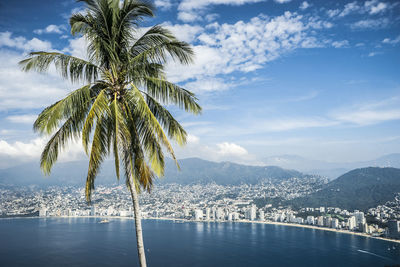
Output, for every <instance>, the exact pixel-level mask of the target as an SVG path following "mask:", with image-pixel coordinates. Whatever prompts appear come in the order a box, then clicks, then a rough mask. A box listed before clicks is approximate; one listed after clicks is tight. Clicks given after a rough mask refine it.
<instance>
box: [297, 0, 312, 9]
mask: <svg viewBox="0 0 400 267" xmlns="http://www.w3.org/2000/svg"><path fill="white" fill-rule="evenodd" d="M309 7H310V4H309V3H308V2H307V1H304V2H303V3H301V5H300V7H299V8H300V9H301V10H305V9H307V8H309Z"/></svg>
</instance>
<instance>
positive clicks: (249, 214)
mask: <svg viewBox="0 0 400 267" xmlns="http://www.w3.org/2000/svg"><path fill="white" fill-rule="evenodd" d="M256 213H257V211H256V206H255V205H252V206H251V207H250V208H249V209H248V210H246V212H245V214H244V217H245V219H246V220H250V221H254V220H255V219H256Z"/></svg>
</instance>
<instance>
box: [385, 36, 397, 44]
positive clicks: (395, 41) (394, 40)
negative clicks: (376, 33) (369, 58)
mask: <svg viewBox="0 0 400 267" xmlns="http://www.w3.org/2000/svg"><path fill="white" fill-rule="evenodd" d="M399 42H400V35H399V36H397V37H396V38H395V39H390V38H385V39H383V41H382V43H384V44H392V45H395V44H398V43H399Z"/></svg>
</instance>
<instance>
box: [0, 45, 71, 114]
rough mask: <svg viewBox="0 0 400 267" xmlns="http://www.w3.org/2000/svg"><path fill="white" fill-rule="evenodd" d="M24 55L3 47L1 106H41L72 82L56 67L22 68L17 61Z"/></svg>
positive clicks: (5, 107) (63, 93)
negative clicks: (39, 70)
mask: <svg viewBox="0 0 400 267" xmlns="http://www.w3.org/2000/svg"><path fill="white" fill-rule="evenodd" d="M23 58H24V57H23V56H22V55H20V54H19V53H16V52H12V51H10V50H4V49H3V50H1V49H0V110H9V109H32V108H42V107H45V106H47V105H49V104H52V103H53V102H55V101H57V100H58V99H60V98H61V97H63V96H65V95H66V94H67V93H68V88H70V86H69V85H68V84H67V83H66V82H65V81H63V80H62V79H60V78H59V76H58V75H57V73H56V72H55V71H50V73H49V74H40V73H34V72H28V73H24V72H22V71H21V70H20V68H19V66H18V62H19V61H20V60H22V59H23ZM10 92H12V93H10Z"/></svg>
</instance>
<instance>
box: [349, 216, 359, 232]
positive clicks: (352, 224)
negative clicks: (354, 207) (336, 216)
mask: <svg viewBox="0 0 400 267" xmlns="http://www.w3.org/2000/svg"><path fill="white" fill-rule="evenodd" d="M347 225H348V227H349V230H355V229H356V227H357V224H356V217H355V216H351V217H350V218H348V219H347Z"/></svg>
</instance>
